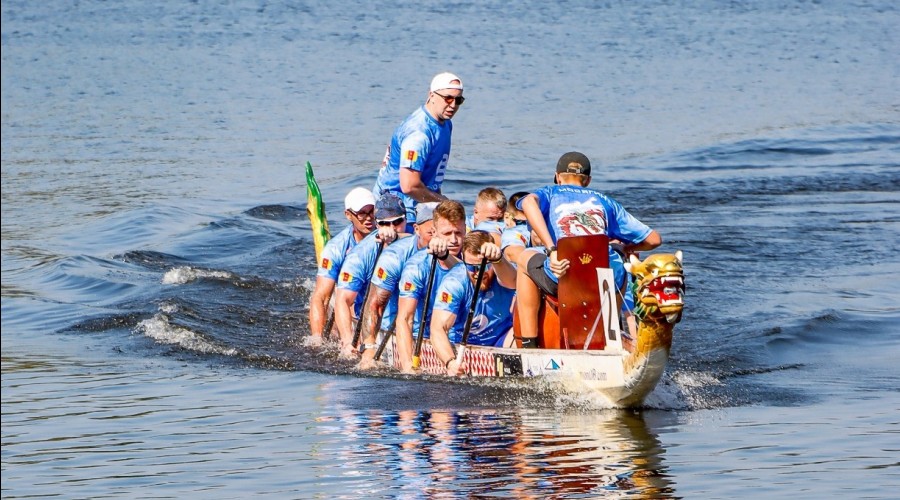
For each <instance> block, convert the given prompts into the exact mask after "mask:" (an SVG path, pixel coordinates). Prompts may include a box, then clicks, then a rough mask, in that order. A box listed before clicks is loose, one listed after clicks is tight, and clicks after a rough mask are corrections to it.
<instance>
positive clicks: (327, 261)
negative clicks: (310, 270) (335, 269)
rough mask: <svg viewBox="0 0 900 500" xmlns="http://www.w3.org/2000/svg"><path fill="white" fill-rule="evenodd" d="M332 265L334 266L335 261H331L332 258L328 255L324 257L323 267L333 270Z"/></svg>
mask: <svg viewBox="0 0 900 500" xmlns="http://www.w3.org/2000/svg"><path fill="white" fill-rule="evenodd" d="M332 266H334V263H333V262H331V259H329V258H328V257H322V269H325V270H326V271H331V268H332Z"/></svg>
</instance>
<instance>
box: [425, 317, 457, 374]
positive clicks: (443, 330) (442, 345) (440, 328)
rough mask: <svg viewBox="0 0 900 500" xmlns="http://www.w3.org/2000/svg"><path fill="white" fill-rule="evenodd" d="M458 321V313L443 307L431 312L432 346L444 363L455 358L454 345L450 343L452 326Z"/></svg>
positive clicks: (445, 364)
mask: <svg viewBox="0 0 900 500" xmlns="http://www.w3.org/2000/svg"><path fill="white" fill-rule="evenodd" d="M455 322H456V314H453V313H452V312H450V311H445V310H443V309H434V310H433V311H432V312H431V337H430V338H431V347H433V348H434V353H435V354H436V355H437V358H438V360H439V361H440V362H441V364H442V365H444V366H447V362H448V361H450V360H452V359H454V358H455V356H454V354H453V346H452V345H451V344H450V336H449V334H450V328H451V327H452V326H453V323H455Z"/></svg>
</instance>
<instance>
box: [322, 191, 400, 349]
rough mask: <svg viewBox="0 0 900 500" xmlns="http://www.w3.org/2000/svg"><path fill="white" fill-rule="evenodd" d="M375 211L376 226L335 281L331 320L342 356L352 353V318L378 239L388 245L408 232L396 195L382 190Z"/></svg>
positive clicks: (369, 273) (367, 279)
mask: <svg viewBox="0 0 900 500" xmlns="http://www.w3.org/2000/svg"><path fill="white" fill-rule="evenodd" d="M374 215H375V223H376V225H377V227H378V230H377V231H372V232H371V233H370V234H369V236H367V237H365V238H363V240H362V241H360V242H359V244H357V245H356V246H355V247H353V249H352V250H350V253H348V254H347V258H346V259H344V264H343V266H341V271H340V273H339V274H338V280H337V284H336V285H335V286H336V291H335V297H334V324H335V326H336V327H337V330H338V333H340V337H341V355H342V356H343V357H348V358H349V357H353V345H352V342H353V335H354V333H355V330H354V328H353V320H354V318H358V317H359V313H360V310H361V309H362V298H363V295H364V292H365V290H366V288H368V287H369V282H370V281H371V279H372V271H373V269H374V268H375V260H376V256H377V255H378V253H379V252H378V248H379V247H380V245H381V242H382V241H383V242H384V244H385V245H390V244H391V243H392V242H393V241H395V239H397V238H402V237H404V236H409V235H408V234H405V233H403V231H404V230H405V227H406V210H405V209H404V207H403V203H402V202H401V201H400V198H398V197H397V196H395V195H393V194H391V193H385V194H383V195H382V196H381V198H379V199H378V201H377V202H376V203H375V212H374ZM385 248H387V247H385Z"/></svg>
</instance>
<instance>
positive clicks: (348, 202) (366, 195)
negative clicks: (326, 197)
mask: <svg viewBox="0 0 900 500" xmlns="http://www.w3.org/2000/svg"><path fill="white" fill-rule="evenodd" d="M374 204H375V195H374V194H372V191H369V190H368V189H366V188H361V187H355V188H353V189H351V190H350V192H349V193H347V196H346V197H345V198H344V208H346V209H347V210H353V211H354V212H359V211H360V210H362V209H363V207H365V206H366V205H374Z"/></svg>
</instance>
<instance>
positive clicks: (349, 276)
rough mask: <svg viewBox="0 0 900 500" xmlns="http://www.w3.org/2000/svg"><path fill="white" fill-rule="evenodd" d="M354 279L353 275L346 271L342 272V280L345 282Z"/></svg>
mask: <svg viewBox="0 0 900 500" xmlns="http://www.w3.org/2000/svg"><path fill="white" fill-rule="evenodd" d="M352 279H353V275H352V274H350V273H348V272H346V271H344V272H342V273H341V281H342V282H344V283H350V280H352Z"/></svg>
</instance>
